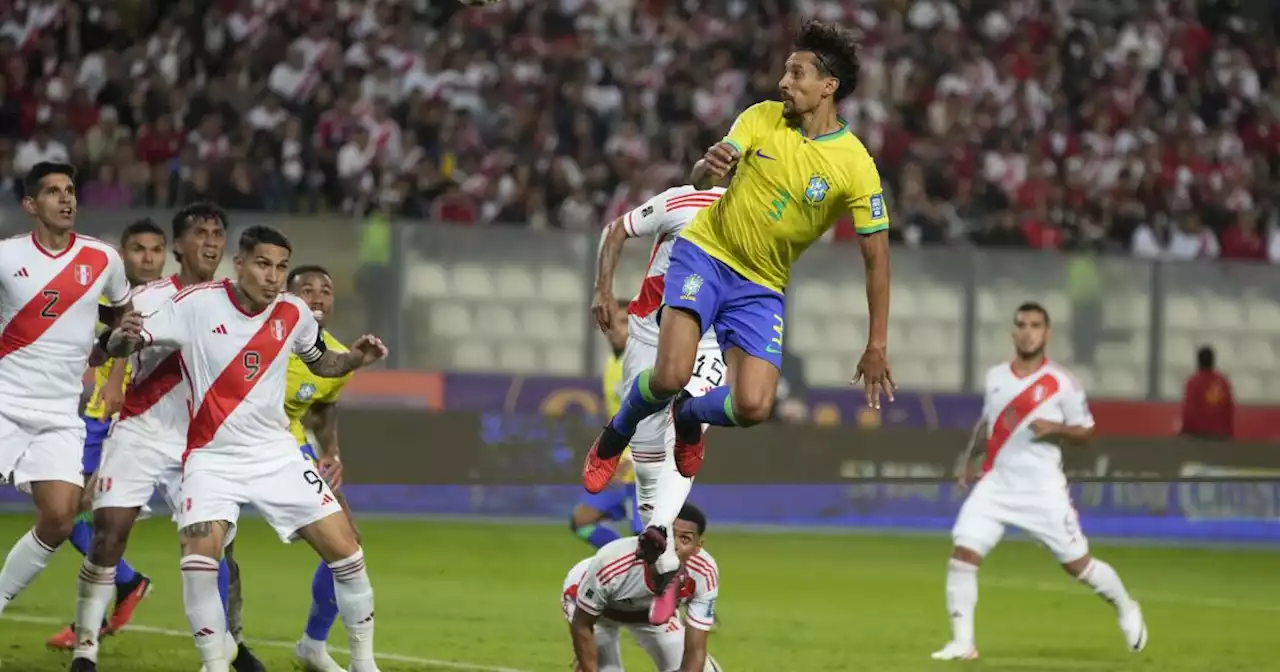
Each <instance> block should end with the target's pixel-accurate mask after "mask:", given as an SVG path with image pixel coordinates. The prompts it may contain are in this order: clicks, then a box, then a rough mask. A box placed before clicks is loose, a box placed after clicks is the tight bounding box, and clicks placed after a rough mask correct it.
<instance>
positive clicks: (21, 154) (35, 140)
mask: <svg viewBox="0 0 1280 672" xmlns="http://www.w3.org/2000/svg"><path fill="white" fill-rule="evenodd" d="M70 160H71V155H70V154H68V153H67V146H66V145H64V144H62V143H61V142H58V141H57V140H54V139H53V138H52V137H51V136H50V135H49V126H48V125H47V124H40V125H39V126H36V132H35V135H34V136H33V137H32V138H31V139H30V140H24V141H22V142H20V143H18V149H17V151H16V152H15V153H14V157H13V171H14V172H15V173H17V174H19V175H24V174H26V172H27V171H28V170H31V167H32V166H34V165H36V164H37V163H40V162H41V161H56V162H59V163H66V162H68V161H70Z"/></svg>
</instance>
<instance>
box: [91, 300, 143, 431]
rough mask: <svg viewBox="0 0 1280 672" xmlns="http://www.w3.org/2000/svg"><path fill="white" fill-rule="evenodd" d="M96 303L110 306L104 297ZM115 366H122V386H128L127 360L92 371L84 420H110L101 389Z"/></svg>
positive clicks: (115, 360) (129, 372)
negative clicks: (91, 391)
mask: <svg viewBox="0 0 1280 672" xmlns="http://www.w3.org/2000/svg"><path fill="white" fill-rule="evenodd" d="M98 302H99V303H101V304H102V305H104V306H109V305H111V304H109V303H107V298H106V297H105V296H104V297H102V298H101V299H99V300H98ZM98 327H99V328H100V329H106V328H107V327H106V325H105V324H101V323H99V325H98ZM99 333H101V332H99ZM117 364H122V365H124V367H125V369H124V381H125V383H124V384H125V386H126V387H127V386H128V385H129V375H130V374H132V373H133V371H132V370H131V367H130V364H129V360H127V359H108V360H107V361H106V363H105V364H103V365H102V366H99V367H98V368H96V369H94V370H93V394H90V395H89V401H88V403H86V404H85V405H84V416H85V417H86V418H93V419H94V420H99V421H102V422H106V421H108V420H110V419H111V418H107V417H104V416H106V414H107V409H106V405H105V404H103V402H102V388H103V387H105V386H106V384H107V377H108V376H110V375H111V368H112V367H113V366H116V365H117Z"/></svg>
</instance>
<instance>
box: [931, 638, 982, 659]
mask: <svg viewBox="0 0 1280 672" xmlns="http://www.w3.org/2000/svg"><path fill="white" fill-rule="evenodd" d="M929 657H930V658H933V659H934V660H977V659H978V650H977V649H976V648H974V646H973V645H972V644H961V643H960V642H947V645H946V646H944V647H942V650H941V651H934V652H933V655H931V656H929Z"/></svg>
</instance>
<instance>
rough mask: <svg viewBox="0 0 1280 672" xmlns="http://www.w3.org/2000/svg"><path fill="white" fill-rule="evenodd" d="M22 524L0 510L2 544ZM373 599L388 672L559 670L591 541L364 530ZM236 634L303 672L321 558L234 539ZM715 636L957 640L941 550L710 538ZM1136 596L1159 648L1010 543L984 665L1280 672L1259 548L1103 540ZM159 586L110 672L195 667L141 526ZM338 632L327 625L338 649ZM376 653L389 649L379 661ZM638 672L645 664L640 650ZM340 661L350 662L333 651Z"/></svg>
mask: <svg viewBox="0 0 1280 672" xmlns="http://www.w3.org/2000/svg"><path fill="white" fill-rule="evenodd" d="M29 525H30V519H29V518H28V517H26V516H17V515H6V516H0V546H4V547H7V546H8V545H9V544H10V543H11V542H12V541H13V540H16V539H17V538H18V537H19V536H20V535H21V534H22V533H23V532H24V531H25V530H26V529H27V528H28V526H29ZM361 530H362V532H363V533H364V538H365V551H366V554H367V556H368V558H369V560H368V562H369V571H370V573H371V576H372V578H373V583H374V588H375V590H376V591H377V605H378V630H377V645H378V651H379V653H380V665H381V667H382V669H383V670H384V671H385V672H396V671H398V670H474V671H477V672H483V671H486V670H487V671H490V672H494V671H503V670H505V671H507V672H542V671H544V670H545V671H548V672H551V671H556V672H566V671H567V670H569V663H570V660H571V658H572V655H571V650H570V646H569V639H568V633H567V628H566V625H565V623H564V620H563V618H562V616H561V612H560V586H561V583H562V581H563V580H564V576H565V573H566V572H568V570H569V568H570V567H571V566H572V565H573V564H574V563H575V562H576V561H578V560H579V559H581V558H583V557H586V556H587V555H588V554H589V553H590V548H589V547H587V546H586V545H584V544H582V543H581V542H580V541H578V540H577V539H575V538H573V537H572V536H571V535H570V534H569V532H568V530H567V528H566V526H564V525H556V526H547V525H505V524H497V523H474V524H468V523H465V522H430V521H415V520H397V519H372V518H367V519H364V520H363V521H362V522H361ZM239 539H240V541H239V543H238V544H237V546H238V554H239V557H240V562H241V566H242V568H243V571H244V595H245V628H246V633H247V635H248V636H249V637H250V640H251V642H250V643H251V644H254V645H255V647H256V650H257V651H258V653H259V654H260V655H261V657H262V658H263V660H264V661H265V662H266V663H267V665H268V668H269V669H270V670H272V671H273V672H275V671H277V670H279V671H284V670H291V669H293V662H292V651H291V648H292V642H293V641H295V640H296V639H297V637H298V635H299V633H300V632H301V629H302V626H303V621H304V619H305V617H306V613H307V607H308V603H309V599H310V597H309V591H310V582H311V574H312V571H313V570H314V567H315V563H316V558H315V556H314V555H313V554H312V552H311V551H310V549H308V548H307V547H305V546H304V545H302V544H295V545H293V546H283V545H281V544H279V543H278V542H277V541H276V540H275V538H274V535H273V533H272V532H271V531H270V530H269V529H268V528H267V527H266V526H265V525H264V524H263V523H262V522H261V521H260V520H256V519H249V520H246V521H245V523H244V526H243V528H242V529H241V530H240V533H239ZM706 544H707V549H708V550H709V551H710V552H711V553H712V554H713V555H714V556H715V557H716V559H717V561H718V562H719V564H720V575H721V578H722V589H721V591H722V592H721V597H720V599H719V601H718V603H717V607H718V609H717V612H718V615H719V616H721V617H722V618H723V620H722V623H721V627H720V629H719V630H718V631H717V632H715V633H714V634H713V635H712V639H711V642H712V643H711V651H712V653H713V654H714V655H715V656H716V658H717V660H719V661H720V663H721V664H722V665H723V666H724V667H725V669H726V670H727V671H728V672H802V671H803V672H828V671H831V672H834V671H838V670H858V671H868V672H908V671H916V670H920V671H932V670H945V669H952V668H954V667H955V665H956V664H955V663H952V664H947V663H935V662H933V661H930V660H929V653H930V652H931V651H934V650H935V649H937V648H939V647H940V646H941V645H942V644H943V643H944V642H945V641H946V639H947V634H948V633H947V618H946V614H945V611H944V608H943V594H942V591H943V578H944V577H943V572H944V569H945V566H946V557H947V553H948V546H949V544H948V541H947V539H945V538H943V537H934V538H916V537H893V536H864V535H818V534H800V533H796V534H765V533H744V532H737V531H723V532H721V531H717V530H716V529H715V527H714V522H713V525H712V529H711V530H710V531H709V534H708V536H707V541H706ZM1095 552H1096V554H1097V555H1098V556H1100V557H1103V558H1105V559H1107V560H1108V561H1109V562H1111V563H1112V564H1113V565H1114V566H1115V567H1116V569H1117V570H1118V571H1119V572H1120V575H1121V576H1122V577H1123V578H1124V580H1125V582H1126V583H1127V584H1128V586H1129V588H1130V590H1131V592H1132V593H1133V594H1134V595H1135V596H1136V597H1137V598H1138V599H1139V600H1140V601H1141V602H1142V605H1143V608H1144V611H1145V612H1146V616H1147V621H1148V625H1149V627H1150V630H1151V642H1150V645H1149V646H1148V648H1147V650H1146V651H1145V652H1143V653H1141V654H1136V655H1135V654H1130V653H1128V652H1127V651H1126V650H1125V647H1124V644H1123V641H1122V638H1121V635H1120V632H1119V630H1118V628H1117V627H1116V622H1115V617H1114V612H1113V610H1112V609H1111V608H1110V607H1109V606H1107V605H1106V604H1104V603H1103V602H1102V601H1101V600H1099V599H1098V598H1096V597H1095V596H1093V595H1092V593H1091V592H1090V591H1089V590H1088V589H1086V588H1085V587H1083V586H1080V585H1077V584H1076V583H1075V582H1074V581H1072V580H1071V579H1069V578H1068V577H1067V576H1066V575H1065V574H1063V573H1062V571H1061V570H1060V569H1059V568H1058V567H1057V566H1056V565H1055V563H1054V562H1053V559H1052V558H1051V557H1050V556H1049V555H1048V553H1047V552H1045V551H1044V550H1043V549H1041V548H1039V547H1038V546H1036V545H1033V544H1029V543H1022V542H1007V543H1005V544H1004V545H1003V546H1001V547H1000V548H999V549H997V551H996V552H995V553H994V554H993V555H992V557H991V558H990V559H989V560H988V562H987V564H986V566H985V567H984V568H983V570H982V574H981V576H980V578H979V581H980V586H981V591H982V592H981V599H980V601H979V608H978V644H979V648H980V650H981V651H982V656H983V658H982V660H981V661H978V662H976V663H962V664H960V665H962V666H966V667H969V668H972V669H975V670H988V671H997V670H999V671H1014V670H1018V671H1035V670H1088V671H1103V670H1106V671H1115V672H1119V671H1127V670H1150V671H1152V672H1155V671H1159V672H1209V671H1211V670H1212V671H1214V672H1218V671H1221V670H1250V671H1253V670H1264V669H1277V668H1280V664H1277V663H1276V662H1275V661H1276V659H1275V641H1276V640H1275V629H1274V626H1275V623H1276V622H1277V621H1278V620H1280V573H1278V572H1277V571H1276V567H1277V560H1280V553H1277V552H1273V551H1265V550H1262V551H1260V550H1250V551H1236V550H1227V549H1184V548H1146V547H1130V546H1108V545H1106V544H1102V543H1098V544H1096V545H1095ZM127 557H128V558H129V559H130V561H131V562H132V563H133V564H134V565H135V566H136V567H137V568H138V569H139V570H140V571H143V572H145V573H147V574H149V575H150V576H152V577H153V579H154V580H155V589H154V592H153V593H152V595H151V597H150V598H148V599H147V601H146V602H144V603H143V604H142V606H141V607H139V609H138V611H137V615H136V616H135V624H136V625H137V627H136V628H134V629H133V630H132V631H126V632H124V633H122V634H120V635H118V636H116V637H112V638H109V639H107V640H105V641H104V643H103V652H102V657H101V659H100V662H99V667H100V668H101V669H102V670H104V671H107V672H111V671H122V672H123V671H129V672H152V671H155V672H160V671H163V672H171V671H175V670H178V671H183V670H186V671H194V670H198V669H199V667H200V664H199V662H198V659H197V657H196V653H195V648H194V646H193V645H192V644H191V641H190V637H189V635H188V634H187V624H186V620H185V617H184V615H183V610H182V604H181V595H182V589H181V583H180V577H179V574H178V568H177V565H178V550H177V541H176V535H175V533H174V530H173V527H172V525H171V524H170V523H169V522H168V521H167V520H150V521H145V522H143V523H141V524H139V525H138V527H137V528H136V529H135V531H134V535H133V540H132V543H131V544H130V547H129V552H128V556H127ZM79 563H80V557H79V555H78V554H77V553H76V552H75V550H74V549H72V548H71V547H70V545H69V544H68V545H66V546H65V547H64V548H63V549H62V550H60V551H59V552H58V554H57V556H55V558H54V560H53V562H52V563H51V564H50V566H49V568H48V569H47V570H46V571H45V572H44V574H43V575H42V576H41V577H40V579H39V580H38V581H37V582H36V584H35V585H34V586H32V587H31V588H30V589H29V590H28V591H27V592H26V593H25V594H23V595H22V596H21V597H19V598H18V599H17V600H15V601H14V602H13V603H12V604H11V605H10V606H9V608H8V610H7V611H6V613H5V617H4V620H0V669H2V670H4V671H5V672H8V671H9V670H17V671H21V672H44V671H46V670H48V671H53V670H65V669H66V667H67V665H68V664H69V662H70V656H69V654H66V653H57V652H51V651H47V650H45V648H44V641H45V638H46V637H47V636H48V635H50V634H51V633H53V632H54V631H55V630H56V629H57V628H58V627H60V625H61V624H63V623H66V622H69V621H70V620H71V618H72V615H73V611H74V607H75V577H76V572H77V567H78V565H79ZM345 639H346V634H345V632H344V631H343V629H342V626H341V625H338V626H337V627H336V628H335V629H334V636H333V638H332V642H333V644H334V645H335V646H341V645H342V644H343V643H344V642H345ZM384 654H385V656H384ZM626 654H627V663H628V665H629V667H628V669H631V670H646V669H652V668H651V667H649V665H648V663H647V660H646V659H645V658H644V656H643V654H642V653H641V652H640V651H639V649H636V648H634V647H629V648H628V649H627V651H626ZM335 657H336V658H337V659H338V660H339V662H345V656H343V655H341V654H337V655H335Z"/></svg>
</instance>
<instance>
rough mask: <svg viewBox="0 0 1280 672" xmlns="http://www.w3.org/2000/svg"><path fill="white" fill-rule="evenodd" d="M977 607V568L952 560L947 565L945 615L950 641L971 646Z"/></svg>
mask: <svg viewBox="0 0 1280 672" xmlns="http://www.w3.org/2000/svg"><path fill="white" fill-rule="evenodd" d="M977 606H978V566H977V565H971V564H969V563H967V562H964V561H962V560H956V559H955V558H952V559H951V561H950V562H948V563H947V614H949V615H950V616H951V641H953V642H956V643H959V644H968V645H969V646H973V614H974V611H975V609H976V608H977Z"/></svg>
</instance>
